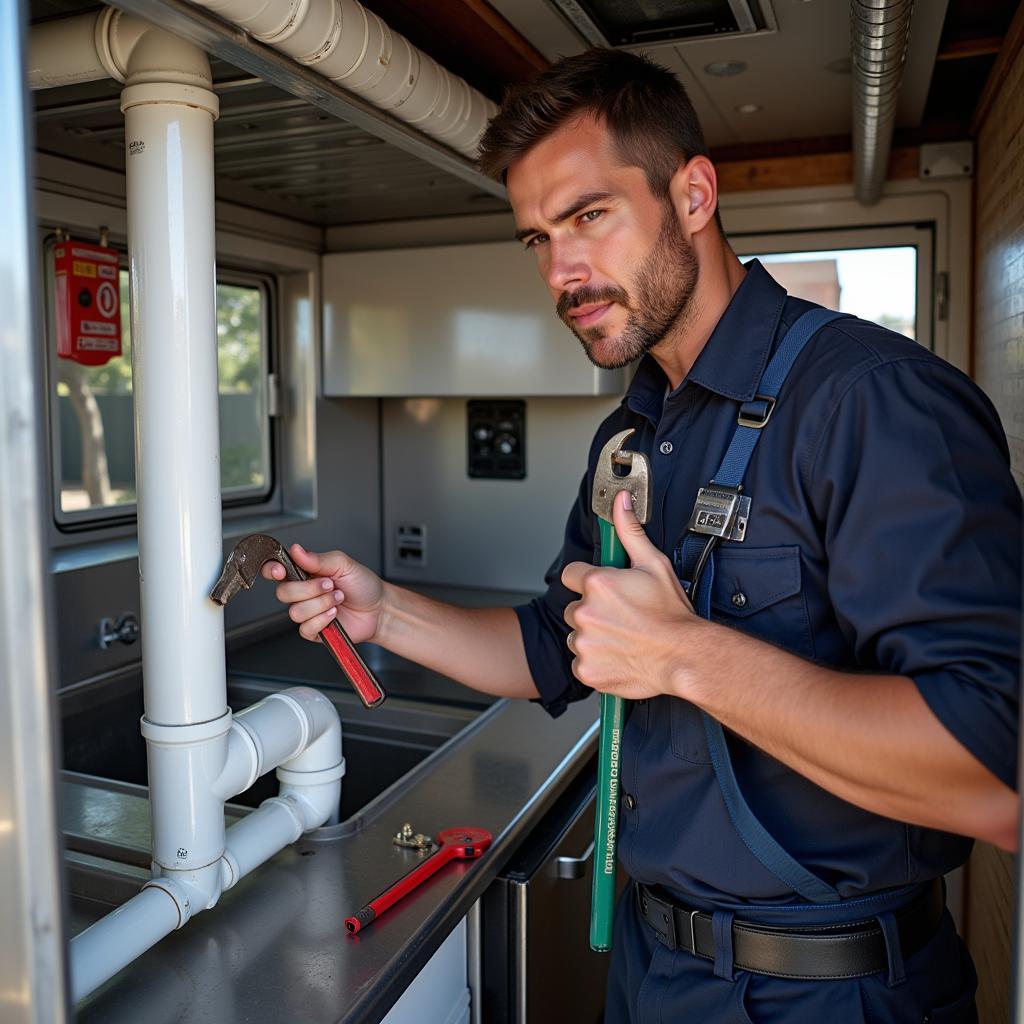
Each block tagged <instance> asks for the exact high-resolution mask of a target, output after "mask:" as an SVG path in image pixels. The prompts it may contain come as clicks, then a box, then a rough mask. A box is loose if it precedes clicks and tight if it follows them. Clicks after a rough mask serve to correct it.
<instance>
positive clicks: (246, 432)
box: [54, 270, 270, 521]
mask: <svg viewBox="0 0 1024 1024" xmlns="http://www.w3.org/2000/svg"><path fill="white" fill-rule="evenodd" d="M120 285H121V335H122V338H121V340H122V353H121V355H120V356H118V357H117V358H115V359H111V360H110V361H109V362H107V363H106V364H104V365H103V366H82V365H80V364H79V363H76V362H73V361H71V360H68V359H59V358H58V359H55V360H54V362H55V364H56V374H55V376H56V396H57V398H56V401H57V416H56V422H55V430H58V431H59V444H58V450H59V474H58V490H59V501H60V506H59V507H60V512H61V513H62V514H68V513H71V514H73V515H72V519H73V520H76V521H77V520H79V519H82V518H86V519H88V518H90V517H89V516H84V517H83V515H82V513H85V512H90V511H91V512H100V511H101V510H113V511H114V512H115V513H116V511H118V510H120V511H121V512H131V511H132V508H131V506H133V505H134V503H135V424H134V420H133V409H132V366H131V319H130V313H129V308H128V272H127V271H126V270H122V271H121V273H120ZM266 323H267V309H266V289H265V288H263V287H261V286H260V285H250V284H235V283H231V284H218V285H217V367H218V378H219V391H220V400H219V406H220V446H221V459H220V465H221V490H222V493H223V494H224V496H225V497H230V498H245V497H249V496H251V497H252V498H253V500H259V499H261V498H262V497H264V496H265V494H266V492H267V491H268V490H269V481H270V465H269V463H270V440H269V435H270V431H269V418H268V414H267V404H266V396H265V386H264V385H265V381H266V375H267V331H266Z"/></svg>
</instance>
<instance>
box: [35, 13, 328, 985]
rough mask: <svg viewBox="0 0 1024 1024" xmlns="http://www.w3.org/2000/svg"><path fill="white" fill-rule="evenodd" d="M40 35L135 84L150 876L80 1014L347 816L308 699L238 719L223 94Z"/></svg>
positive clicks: (94, 934)
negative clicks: (219, 292) (219, 326)
mask: <svg viewBox="0 0 1024 1024" xmlns="http://www.w3.org/2000/svg"><path fill="white" fill-rule="evenodd" d="M44 29H45V31H42V32H40V33H39V34H38V35H37V34H35V33H33V46H32V50H31V58H30V64H31V71H32V79H33V82H34V83H35V84H40V85H53V84H59V83H60V82H61V81H62V77H61V73H58V72H56V71H55V70H54V69H55V68H64V69H65V73H66V74H68V75H70V76H71V77H70V78H69V79H67V80H69V81H82V80H84V77H88V76H92V75H95V74H99V72H98V71H97V69H102V72H103V74H110V75H112V76H113V77H115V78H117V79H118V80H120V81H123V82H124V83H125V88H124V90H123V92H122V93H121V110H122V111H123V112H124V115H125V154H126V185H127V207H128V238H129V262H130V268H131V286H132V287H131V308H132V339H133V345H132V360H133V367H132V379H133V389H134V393H135V403H134V407H135V438H136V470H135V471H136V487H137V493H138V521H139V570H140V589H141V596H142V612H143V618H144V621H146V622H149V623H151V624H152V625H151V627H150V628H149V629H148V630H147V632H146V636H145V638H144V641H143V651H142V654H143V697H144V705H145V714H144V716H143V719H142V734H143V736H144V737H145V738H146V745H147V758H148V762H149V789H150V810H151V815H152V821H153V846H152V851H153V876H154V877H153V879H152V880H151V881H150V882H148V883H147V884H146V886H145V887H144V889H143V891H142V892H141V893H140V894H139V895H138V896H136V897H135V898H134V899H133V900H130V901H129V902H128V903H127V904H125V905H124V906H123V907H121V908H119V909H118V910H117V911H115V912H114V913H112V914H110V915H108V916H107V917H106V918H104V919H102V920H101V921H98V922H97V923H96V924H95V925H93V926H92V927H91V928H88V929H86V931H84V932H82V933H81V934H80V935H78V936H76V937H75V938H74V939H73V940H72V943H71V957H70V963H71V988H72V995H73V997H74V999H75V1000H76V1001H77V1000H79V999H81V998H83V997H84V996H86V995H88V994H89V993H90V992H91V991H93V989H95V988H96V987H97V986H98V985H100V984H102V983H103V982H104V981H106V980H107V979H108V978H110V977H112V976H113V975H114V974H115V973H116V972H117V971H118V970H120V969H121V968H122V967H124V966H126V965H127V964H128V963H131V962H132V960H134V959H135V958H136V957H137V956H139V955H140V954H141V953H143V952H144V951H145V950H147V949H149V948H150V947H151V946H152V945H153V944H154V943H156V942H158V941H159V940H160V939H161V938H162V937H163V936H164V935H166V934H167V933H168V932H170V931H173V930H174V929H175V928H181V927H182V926H184V925H185V924H186V923H187V922H188V920H189V919H190V918H191V916H192V915H193V914H196V913H198V912H200V911H202V910H205V909H209V908H211V907H213V906H214V905H215V904H216V902H217V901H218V899H219V898H220V894H221V892H222V891H223V890H224V889H226V888H230V887H231V886H232V885H234V884H235V883H236V882H237V881H238V879H239V878H241V877H242V876H243V875H244V874H245V873H246V872H247V871H250V870H252V869H253V868H254V867H256V866H257V865H259V864H261V863H263V862H264V861H265V860H266V859H268V858H269V857H271V856H273V855H274V854H275V853H276V852H277V851H278V850H280V849H282V848H283V847H284V846H286V845H287V844H289V843H291V842H294V841H295V840H296V839H297V838H298V837H299V836H300V835H301V834H302V833H303V832H304V831H308V830H310V829H313V828H317V827H318V826H320V825H322V824H324V823H327V822H333V821H336V820H337V811H338V806H339V803H340V792H341V776H342V775H343V774H344V771H345V766H344V759H343V758H342V756H341V726H340V723H339V721H338V716H337V712H336V711H335V709H334V707H333V705H332V704H331V703H330V701H329V700H327V698H326V697H324V696H323V695H322V694H320V693H318V692H317V691H315V690H308V689H304V688H297V689H295V690H291V691H285V692H284V693H281V694H274V695H273V696H272V697H269V698H268V699H267V700H265V701H262V702H260V703H259V704H257V705H255V706H254V707H252V708H250V709H247V711H246V712H243V713H241V714H240V715H239V716H238V717H237V718H233V716H232V713H231V711H230V709H229V708H228V705H227V685H226V678H225V667H224V619H223V614H224V613H223V608H222V607H221V606H219V605H217V604H215V603H214V602H213V601H211V600H210V597H209V593H210V589H211V587H212V586H213V584H214V582H215V580H216V577H217V573H218V572H219V570H220V566H221V559H222V550H221V545H222V523H221V495H220V461H219V457H220V445H219V425H218V407H217V404H218V397H217V335H216V322H217V321H216V267H215V261H214V219H215V218H214V194H213V122H214V119H215V118H216V116H217V113H218V102H217V97H216V96H215V95H214V94H213V92H212V91H211V84H212V83H211V78H210V69H209V63H208V61H207V59H206V55H205V54H204V53H203V51H202V50H200V49H199V48H198V47H196V46H194V45H192V44H190V43H187V42H185V41H183V40H181V39H179V38H178V37H177V36H174V35H172V34H170V33H167V32H164V31H163V30H161V29H158V28H155V27H154V26H152V25H150V24H148V23H147V22H144V21H140V20H139V19H137V18H133V17H131V16H128V15H122V14H121V13H120V12H115V11H111V10H109V9H108V10H105V11H103V12H102V13H100V14H99V15H97V16H91V15H86V16H83V17H80V18H75V19H71V20H70V21H68V22H67V23H51V24H49V25H46V26H44ZM278 766H280V771H279V777H280V781H281V783H282V786H281V792H280V795H279V796H277V797H273V798H271V799H270V800H268V801H265V802H264V804H263V805H262V806H261V807H260V809H259V810H257V811H256V812H255V813H254V814H253V815H251V817H250V818H249V819H246V821H244V822H243V823H242V824H241V825H240V826H236V827H235V829H233V830H232V831H231V832H230V833H226V832H225V828H224V801H225V800H226V799H229V798H231V797H232V796H235V795H236V794H237V793H239V792H241V791H242V790H243V789H246V788H247V787H248V786H249V785H251V784H252V782H253V781H255V779H256V778H257V777H258V776H259V775H261V774H262V773H264V772H266V771H269V770H270V769H271V768H276V767H278Z"/></svg>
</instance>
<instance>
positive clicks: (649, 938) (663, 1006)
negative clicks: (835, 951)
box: [605, 886, 978, 1024]
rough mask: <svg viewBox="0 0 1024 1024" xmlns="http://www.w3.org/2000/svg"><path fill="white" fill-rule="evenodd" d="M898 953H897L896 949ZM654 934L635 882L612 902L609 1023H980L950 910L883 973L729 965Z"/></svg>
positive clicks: (973, 981)
mask: <svg viewBox="0 0 1024 1024" xmlns="http://www.w3.org/2000/svg"><path fill="white" fill-rule="evenodd" d="M897 956H899V954H898V953H897ZM718 967H719V972H720V973H722V974H728V973H731V974H732V980H728V978H726V977H717V976H716V974H715V964H714V963H712V962H711V961H710V960H705V959H703V958H701V957H695V956H692V955H691V954H690V953H687V952H685V951H684V950H676V951H673V950H670V949H668V948H666V947H665V946H663V945H662V944H661V943H660V942H658V940H657V939H656V938H655V937H654V932H653V931H651V929H650V928H649V927H648V926H647V925H646V924H644V922H643V921H642V920H641V918H640V914H639V910H638V908H637V906H636V898H635V895H634V891H633V887H632V886H627V887H626V888H625V890H624V891H623V894H622V897H621V898H620V900H619V905H618V907H617V909H616V918H615V934H614V939H613V952H612V964H611V970H610V973H609V978H608V996H607V1007H606V1010H605V1024H677V1022H678V1024H682V1022H686V1024H977V1020H978V1016H977V1011H976V1009H975V1005H974V993H975V989H976V988H977V976H976V974H975V972H974V965H973V964H972V963H971V959H970V955H969V954H968V952H967V950H966V948H965V947H964V945H963V943H962V942H961V941H960V938H959V936H958V935H957V934H956V929H955V927H954V924H953V920H952V918H951V917H950V916H949V913H948V911H947V912H946V914H945V916H944V917H943V920H942V922H941V923H940V925H939V927H938V929H937V931H936V933H935V935H934V936H933V937H932V939H931V940H930V941H929V942H928V943H927V945H925V946H924V947H923V948H922V949H920V950H918V951H917V952H916V953H915V954H914V955H913V956H911V957H908V958H907V959H906V960H904V961H903V962H902V969H901V970H899V971H898V972H897V974H898V975H899V976H903V980H902V981H898V983H896V984H891V983H890V982H891V981H892V980H893V979H892V976H891V975H890V974H889V973H888V972H882V973H879V974H873V975H869V976H868V977H864V978H851V979H848V980H841V981H813V980H791V979H787V978H771V977H767V976H765V975H760V974H751V973H749V972H747V971H741V970H735V971H732V972H730V971H729V970H728V968H729V965H728V964H726V965H725V968H726V969H725V970H724V971H723V965H722V963H721V960H720V961H719V965H718Z"/></svg>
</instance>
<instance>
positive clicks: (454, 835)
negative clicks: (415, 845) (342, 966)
mask: <svg viewBox="0 0 1024 1024" xmlns="http://www.w3.org/2000/svg"><path fill="white" fill-rule="evenodd" d="M437 838H438V843H439V845H438V848H437V849H436V850H435V851H434V852H433V853H432V854H431V855H430V856H429V857H427V859H426V860H424V861H423V862H422V863H421V864H419V865H417V866H416V867H414V868H413V869H412V871H410V872H409V873H408V874H406V875H403V876H402V877H401V878H400V879H399V880H398V881H397V882H395V884H394V885H392V886H391V887H390V888H389V889H385V890H384V892H382V893H381V894H380V895H379V896H377V897H376V898H374V899H372V900H370V902H369V903H367V904H366V906H365V907H363V908H362V910H357V911H356V912H355V913H354V914H353V915H352V916H351V917H346V918H345V927H346V928H347V929H348V930H349V931H350V932H352V934H355V933H356V932H358V931H361V930H362V929H363V928H365V927H366V926H367V925H368V924H369V923H370V922H371V921H375V920H376V919H377V918H378V917H380V915H381V914H383V913H384V911H385V910H387V909H388V907H393V906H394V905H395V904H396V903H397V902H398V901H399V900H400V899H401V898H402V897H403V896H408V895H409V893H411V892H412V891H413V889H415V888H416V886H418V885H421V884H422V883H423V882H425V881H426V880H427V879H428V878H429V877H430V876H431V875H432V874H434V873H435V872H436V871H440V869H441V868H443V867H444V866H445V864H447V863H448V862H449V861H453V860H473V859H474V858H476V857H479V856H480V855H481V854H482V853H483V852H484V851H485V850H486V849H487V848H488V847H489V846H490V845H491V833H490V832H488V831H487V829H485V828H446V829H445V830H444V831H443V832H439V833H438V834H437ZM396 841H397V840H396ZM400 845H403V846H407V845H412V844H411V843H402V844H400ZM429 845H430V844H429V840H428V841H427V848H429Z"/></svg>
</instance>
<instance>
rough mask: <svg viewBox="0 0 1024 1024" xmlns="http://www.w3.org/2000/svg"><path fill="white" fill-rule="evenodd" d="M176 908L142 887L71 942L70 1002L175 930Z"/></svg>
mask: <svg viewBox="0 0 1024 1024" xmlns="http://www.w3.org/2000/svg"><path fill="white" fill-rule="evenodd" d="M179 920H180V915H179V913H178V907H177V904H176V903H175V902H174V900H173V899H172V898H171V897H170V896H169V895H168V894H167V893H166V892H165V891H163V890H162V889H158V888H157V887H155V886H146V887H145V888H144V889H143V890H142V892H140V893H139V894H138V895H137V896H135V897H133V898H132V899H130V900H129V901H128V902H127V903H125V904H123V905H122V906H120V907H118V908H117V909H116V910H112V911H111V912H110V913H109V914H107V915H106V917H102V918H100V920H98V921H97V922H96V923H95V924H93V925H90V926H89V927H88V928H86V929H85V931H83V932H80V933H79V934H78V935H76V936H75V937H74V938H73V939H72V940H71V947H70V971H71V1001H72V1002H78V1000H79V999H83V998H85V996H87V995H88V994H89V993H90V992H92V991H93V990H94V989H96V988H98V987H99V986H100V985H102V984H103V982H105V981H106V980H107V979H108V978H112V977H113V976H114V975H115V974H116V973H117V972H118V971H119V970H121V968H122V967H127V966H128V964H130V963H131V962H132V961H133V960H135V959H136V958H137V957H139V956H140V955H141V954H142V953H144V952H145V951H146V950H147V949H150V948H151V947H152V946H155V945H156V944H157V943H158V942H159V941H160V940H161V939H162V938H163V937H164V936H165V935H169V934H170V933H171V932H173V931H174V929H175V928H177V927H178V922H179Z"/></svg>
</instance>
